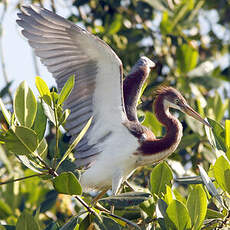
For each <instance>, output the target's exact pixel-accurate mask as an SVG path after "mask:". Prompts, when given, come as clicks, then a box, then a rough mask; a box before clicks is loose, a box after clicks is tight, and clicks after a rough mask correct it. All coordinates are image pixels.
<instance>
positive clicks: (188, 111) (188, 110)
mask: <svg viewBox="0 0 230 230" xmlns="http://www.w3.org/2000/svg"><path fill="white" fill-rule="evenodd" d="M183 111H184V112H185V113H186V114H188V115H189V116H191V117H193V118H194V119H196V120H198V121H200V122H201V123H203V124H204V125H207V126H208V127H210V128H211V127H212V126H211V125H210V124H209V123H208V122H207V121H205V120H204V119H203V118H202V117H201V116H200V114H199V113H197V112H196V111H195V110H194V109H192V108H191V107H190V106H189V105H184V106H183Z"/></svg>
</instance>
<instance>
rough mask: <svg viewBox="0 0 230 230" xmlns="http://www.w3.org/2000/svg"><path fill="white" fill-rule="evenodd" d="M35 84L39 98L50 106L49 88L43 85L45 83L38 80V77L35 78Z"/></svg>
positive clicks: (40, 79)
mask: <svg viewBox="0 0 230 230" xmlns="http://www.w3.org/2000/svg"><path fill="white" fill-rule="evenodd" d="M35 84H36V87H37V89H38V92H39V94H40V96H41V98H42V99H43V100H44V101H45V102H46V103H47V104H48V105H50V106H51V104H52V99H51V93H50V90H49V87H48V86H47V84H46V83H45V81H44V80H43V79H42V78H40V77H36V79H35Z"/></svg>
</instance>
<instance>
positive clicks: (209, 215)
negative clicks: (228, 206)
mask: <svg viewBox="0 0 230 230" xmlns="http://www.w3.org/2000/svg"><path fill="white" fill-rule="evenodd" d="M223 217H224V215H223V214H222V213H221V212H218V211H215V210H212V209H210V208H208V209H207V213H206V217H205V219H216V218H223Z"/></svg>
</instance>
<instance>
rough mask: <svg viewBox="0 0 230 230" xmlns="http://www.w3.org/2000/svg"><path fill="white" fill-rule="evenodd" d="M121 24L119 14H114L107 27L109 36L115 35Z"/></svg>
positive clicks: (121, 20) (121, 19)
mask: <svg viewBox="0 0 230 230" xmlns="http://www.w3.org/2000/svg"><path fill="white" fill-rule="evenodd" d="M122 23H123V18H122V15H121V14H115V15H114V17H113V18H112V20H111V23H109V24H108V25H107V26H106V27H107V33H108V34H110V35H113V34H116V33H117V32H118V31H119V30H120V28H121V26H122Z"/></svg>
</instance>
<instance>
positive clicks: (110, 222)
mask: <svg viewBox="0 0 230 230" xmlns="http://www.w3.org/2000/svg"><path fill="white" fill-rule="evenodd" d="M96 220H97V221H96V222H97V223H98V224H99V226H100V222H99V220H98V218H97V219H96ZM102 223H103V226H104V229H106V230H107V229H109V230H121V229H122V227H121V225H119V224H118V223H117V222H116V221H115V220H114V219H112V218H110V217H107V216H102Z"/></svg>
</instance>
